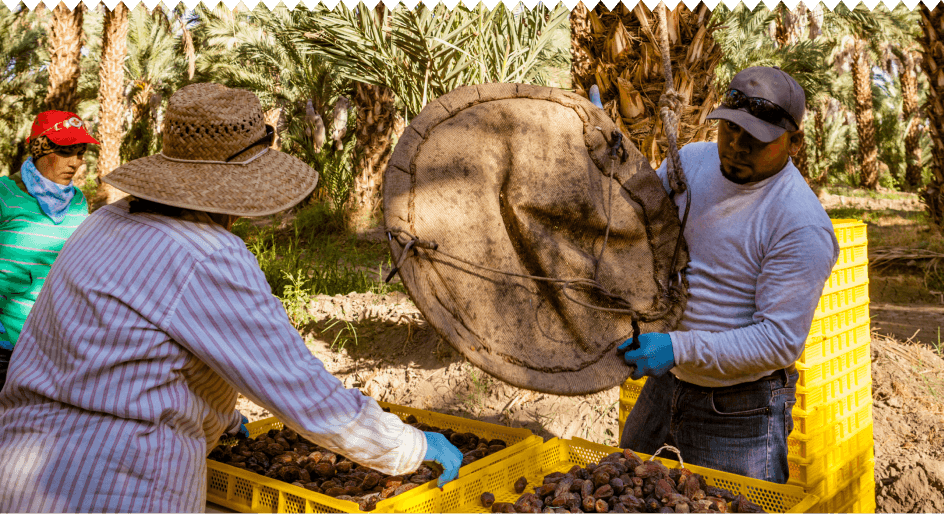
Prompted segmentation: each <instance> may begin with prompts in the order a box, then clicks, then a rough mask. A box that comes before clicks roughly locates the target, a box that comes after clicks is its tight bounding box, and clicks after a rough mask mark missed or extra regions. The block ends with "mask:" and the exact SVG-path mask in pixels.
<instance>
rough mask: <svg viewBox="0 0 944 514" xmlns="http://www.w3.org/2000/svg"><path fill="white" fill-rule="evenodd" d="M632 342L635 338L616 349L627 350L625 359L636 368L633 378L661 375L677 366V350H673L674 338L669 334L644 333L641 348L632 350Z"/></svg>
mask: <svg viewBox="0 0 944 514" xmlns="http://www.w3.org/2000/svg"><path fill="white" fill-rule="evenodd" d="M632 344H633V338H632V337H630V338H629V339H627V340H626V341H623V344H621V345H619V346H617V347H616V351H617V352H619V353H623V352H625V354H624V355H623V360H625V361H626V364H629V365H630V366H633V367H635V368H636V369H634V370H633V373H632V375H631V376H632V379H633V380H639V379H640V378H642V377H644V376H650V377H661V376H662V375H665V374H666V373H667V372H668V371H669V370H670V369H672V367H673V366H675V352H674V351H673V350H672V338H671V337H669V334H662V333H659V332H651V333H648V334H642V335H641V336H639V348H637V349H635V350H630V349H629V347H630V346H632Z"/></svg>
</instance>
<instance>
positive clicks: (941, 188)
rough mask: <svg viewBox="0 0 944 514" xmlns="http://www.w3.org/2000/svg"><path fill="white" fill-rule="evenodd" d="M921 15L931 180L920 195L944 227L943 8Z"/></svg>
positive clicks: (922, 9) (930, 214)
mask: <svg viewBox="0 0 944 514" xmlns="http://www.w3.org/2000/svg"><path fill="white" fill-rule="evenodd" d="M919 9H920V12H921V32H922V37H921V40H920V45H921V51H922V68H924V72H925V73H926V74H927V76H928V100H927V105H926V107H925V112H926V113H927V116H928V124H929V126H930V132H931V143H932V144H931V156H932V157H931V173H932V178H931V180H930V182H928V184H927V187H926V188H925V189H924V191H923V192H922V193H921V198H922V199H923V200H924V203H925V206H926V208H927V210H928V217H929V218H930V220H931V222H932V223H934V224H936V225H938V226H942V225H944V46H942V44H941V40H942V34H944V7H941V6H940V5H937V6H936V7H935V8H934V10H933V11H932V10H930V9H928V8H927V7H926V6H925V5H924V4H921V5H920V6H919Z"/></svg>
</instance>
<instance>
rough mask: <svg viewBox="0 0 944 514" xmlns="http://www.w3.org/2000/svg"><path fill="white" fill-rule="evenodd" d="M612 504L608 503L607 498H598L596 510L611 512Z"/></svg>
mask: <svg viewBox="0 0 944 514" xmlns="http://www.w3.org/2000/svg"><path fill="white" fill-rule="evenodd" d="M609 511H610V506H609V505H608V504H607V503H606V501H605V500H597V503H596V512H609Z"/></svg>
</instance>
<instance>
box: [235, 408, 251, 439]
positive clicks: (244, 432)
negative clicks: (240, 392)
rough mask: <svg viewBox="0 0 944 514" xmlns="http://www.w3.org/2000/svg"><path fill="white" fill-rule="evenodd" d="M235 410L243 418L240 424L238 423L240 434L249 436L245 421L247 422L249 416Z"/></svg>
mask: <svg viewBox="0 0 944 514" xmlns="http://www.w3.org/2000/svg"><path fill="white" fill-rule="evenodd" d="M236 412H238V413H239V417H240V418H242V419H243V420H242V424H241V425H239V433H240V434H242V435H244V436H246V437H247V438H248V437H249V429H248V428H247V427H246V423H249V418H247V417H246V416H243V414H242V413H241V412H239V411H236Z"/></svg>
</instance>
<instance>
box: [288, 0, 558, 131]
mask: <svg viewBox="0 0 944 514" xmlns="http://www.w3.org/2000/svg"><path fill="white" fill-rule="evenodd" d="M295 10H296V11H299V10H300V8H296V9H295ZM311 13H312V14H313V15H312V16H310V17H308V18H307V22H306V25H305V26H303V27H299V28H300V29H303V30H302V31H301V32H300V33H299V34H298V36H300V38H298V39H300V40H301V41H302V44H304V45H305V47H306V48H309V49H310V51H312V52H314V53H316V54H318V55H323V56H324V57H326V58H327V59H328V60H329V61H331V63H332V64H333V65H335V66H336V67H337V71H338V73H340V74H342V75H344V76H346V77H348V78H349V79H351V80H358V81H361V82H366V83H368V84H375V85H381V86H386V87H389V88H390V89H391V90H393V92H394V94H395V95H396V97H397V100H398V101H399V103H400V104H401V105H402V106H403V108H404V111H405V113H406V117H407V118H408V119H409V118H410V117H412V116H415V115H416V114H417V113H419V112H420V110H422V108H423V106H424V105H426V102H428V101H429V100H430V99H431V98H436V97H438V96H441V95H443V94H445V93H448V92H449V91H451V90H453V89H455V88H456V87H458V86H461V85H465V84H477V83H484V82H524V83H541V81H542V80H546V77H545V76H544V75H543V74H542V73H541V71H542V66H544V65H546V64H549V63H551V64H554V63H556V64H560V63H561V62H566V56H565V55H564V51H563V49H559V48H558V49H556V50H555V49H554V48H552V46H551V44H550V43H551V41H552V39H551V36H552V35H553V34H554V32H555V29H556V28H557V27H559V26H560V25H561V24H563V23H564V22H565V21H566V20H567V18H568V16H569V11H568V10H567V9H566V7H564V6H563V5H559V6H558V7H557V9H555V10H554V11H553V13H550V12H548V11H547V9H546V7H544V6H539V7H536V8H535V9H532V10H530V11H524V12H522V13H521V15H520V17H519V18H518V19H517V20H516V19H515V17H514V16H513V15H512V13H511V12H510V11H508V10H507V9H506V8H504V6H498V7H496V8H495V9H493V10H491V11H489V10H488V9H487V8H486V7H485V6H484V4H479V5H478V6H477V7H476V8H475V9H471V10H470V9H468V8H467V7H465V6H463V5H461V4H460V5H457V6H456V7H455V8H454V9H452V10H450V9H449V8H447V7H446V6H445V5H444V4H437V6H436V7H435V8H433V9H432V10H430V9H429V8H427V7H426V6H425V5H423V4H419V5H417V6H416V7H415V8H412V9H410V8H407V7H403V6H398V7H396V8H394V9H393V10H392V11H389V12H388V11H386V10H384V13H385V15H384V16H380V15H379V14H378V13H377V12H376V11H374V10H372V9H368V8H366V7H364V5H363V4H360V5H359V6H358V8H357V9H354V10H350V9H348V8H347V7H346V6H345V5H344V4H338V6H337V7H336V8H335V9H334V10H328V9H327V8H325V7H323V6H320V5H319V7H318V8H316V9H315V10H313V11H311ZM387 14H389V16H387Z"/></svg>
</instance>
